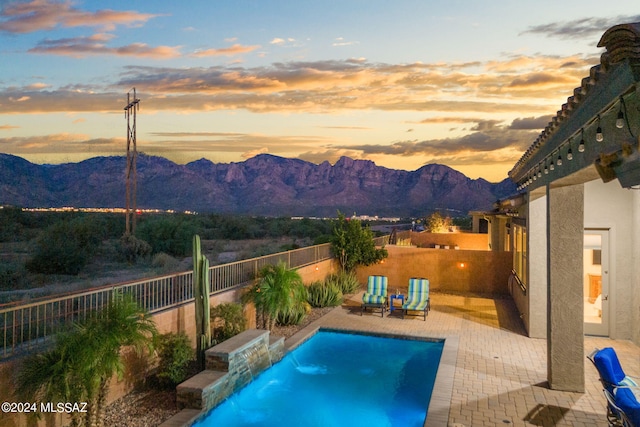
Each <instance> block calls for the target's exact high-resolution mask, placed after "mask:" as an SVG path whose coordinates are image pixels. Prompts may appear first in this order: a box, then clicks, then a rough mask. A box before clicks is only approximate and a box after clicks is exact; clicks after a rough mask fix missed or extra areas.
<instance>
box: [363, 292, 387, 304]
mask: <svg viewBox="0 0 640 427" xmlns="http://www.w3.org/2000/svg"><path fill="white" fill-rule="evenodd" d="M386 301H387V297H385V296H382V295H373V294H368V293H366V292H365V294H364V295H362V303H363V304H384V303H385V302H386Z"/></svg>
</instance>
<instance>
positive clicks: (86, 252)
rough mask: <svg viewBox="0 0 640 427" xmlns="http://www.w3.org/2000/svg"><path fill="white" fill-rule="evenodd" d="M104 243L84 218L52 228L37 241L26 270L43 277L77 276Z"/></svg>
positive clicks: (54, 225)
mask: <svg viewBox="0 0 640 427" xmlns="http://www.w3.org/2000/svg"><path fill="white" fill-rule="evenodd" d="M100 243H101V236H100V235H99V233H98V230H96V228H94V227H92V226H91V225H90V224H89V223H88V220H86V219H84V218H78V219H74V220H73V221H61V222H57V223H55V224H53V225H51V226H49V227H48V228H47V229H46V230H45V231H44V232H43V233H42V234H41V235H40V237H39V238H38V240H37V242H36V249H35V253H34V255H33V258H31V259H30V260H29V261H27V264H26V268H27V270H29V271H31V272H34V273H44V274H70V275H77V274H78V273H80V271H81V270H82V268H84V266H85V265H86V264H87V262H89V260H90V259H91V257H92V256H93V254H94V253H95V252H96V250H97V248H98V246H99V245H100Z"/></svg>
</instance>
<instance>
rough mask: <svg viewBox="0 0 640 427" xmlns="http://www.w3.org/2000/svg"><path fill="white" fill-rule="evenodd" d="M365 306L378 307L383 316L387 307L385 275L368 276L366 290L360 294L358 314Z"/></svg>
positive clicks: (362, 311)
mask: <svg viewBox="0 0 640 427" xmlns="http://www.w3.org/2000/svg"><path fill="white" fill-rule="evenodd" d="M367 308H379V309H380V311H381V313H382V317H384V311H385V309H386V308H387V276H369V279H368V281H367V291H366V292H365V293H364V294H363V295H362V309H361V310H360V316H362V313H364V311H365V310H366V309H367Z"/></svg>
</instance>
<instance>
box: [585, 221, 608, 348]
mask: <svg viewBox="0 0 640 427" xmlns="http://www.w3.org/2000/svg"><path fill="white" fill-rule="evenodd" d="M583 264H584V267H583V289H584V333H585V334H586V335H598V336H605V337H606V336H609V231H608V230H591V229H585V231H584V247H583Z"/></svg>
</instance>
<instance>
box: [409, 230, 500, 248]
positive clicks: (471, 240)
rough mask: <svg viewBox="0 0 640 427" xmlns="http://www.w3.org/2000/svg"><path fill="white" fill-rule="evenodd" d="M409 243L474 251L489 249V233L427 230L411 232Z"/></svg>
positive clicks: (424, 246) (425, 246)
mask: <svg viewBox="0 0 640 427" xmlns="http://www.w3.org/2000/svg"><path fill="white" fill-rule="evenodd" d="M411 243H412V244H413V245H415V246H419V247H423V248H433V247H434V245H440V246H445V245H449V246H450V247H451V248H453V247H454V246H456V245H457V246H458V247H459V248H460V249H468V250H474V251H488V250H489V235H488V234H479V233H464V232H459V233H429V232H426V231H425V232H421V233H418V232H411Z"/></svg>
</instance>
